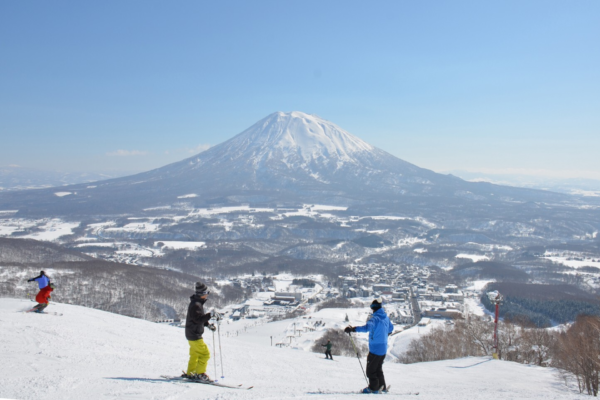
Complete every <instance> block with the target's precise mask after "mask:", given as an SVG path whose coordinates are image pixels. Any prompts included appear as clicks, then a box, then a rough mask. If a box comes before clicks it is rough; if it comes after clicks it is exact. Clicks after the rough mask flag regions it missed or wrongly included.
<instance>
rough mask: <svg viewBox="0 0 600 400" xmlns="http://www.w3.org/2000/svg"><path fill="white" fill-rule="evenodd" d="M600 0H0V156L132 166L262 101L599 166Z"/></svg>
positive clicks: (459, 147) (533, 164)
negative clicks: (47, 0) (87, 0)
mask: <svg viewBox="0 0 600 400" xmlns="http://www.w3.org/2000/svg"><path fill="white" fill-rule="evenodd" d="M599 42H600V2H598V1H597V0H591V1H585V0H581V1H577V2H566V1H551V0H545V1H501V2H489V1H456V0H453V1H419V2H415V1H412V2H409V1H399V0H398V1H378V2H365V1H260V0H257V1H220V2H215V1H211V2H208V1H189V2H188V1H178V2H166V1H161V2H156V1H148V0H144V1H132V0H128V1H106V0H104V1H102V2H81V1H52V2H33V1H12V2H11V1H3V2H0V135H1V138H2V139H1V143H2V145H1V146H0V166H6V165H9V164H15V165H20V166H26V167H34V168H43V169H62V170H69V171H111V170H127V171H142V170H147V169H152V168H156V167H159V166H162V165H165V164H168V163H170V162H174V161H178V160H180V159H183V158H186V157H189V156H191V155H193V154H194V153H195V152H198V151H200V150H202V149H204V148H206V147H208V146H211V145H215V144H218V143H221V142H223V141H225V140H227V139H229V138H231V137H233V136H234V135H236V134H238V133H240V132H241V131H243V130H244V129H246V128H247V127H249V126H250V125H252V124H253V123H255V122H256V121H258V120H259V119H261V118H263V117H265V116H266V115H268V114H270V113H272V112H275V111H293V110H297V111H303V112H308V113H314V114H317V115H319V116H321V117H323V118H325V119H328V120H330V121H332V122H334V123H336V124H338V125H339V126H341V127H342V128H344V129H345V130H347V131H349V132H350V133H353V134H354V135H357V136H359V137H361V138H362V139H364V140H366V141H367V142H369V143H371V144H373V145H375V146H377V147H380V148H382V149H384V150H386V151H388V152H390V153H392V154H394V155H396V156H398V157H400V158H402V159H404V160H406V161H409V162H412V163H414V164H417V165H419V166H421V167H424V168H429V169H433V170H435V171H450V170H461V169H462V170H469V171H498V172H507V171H512V172H518V173H523V174H541V173H543V174H547V175H553V176H562V177H587V178H597V179H600V157H598V149H599V148H600V46H599V45H598V43H599Z"/></svg>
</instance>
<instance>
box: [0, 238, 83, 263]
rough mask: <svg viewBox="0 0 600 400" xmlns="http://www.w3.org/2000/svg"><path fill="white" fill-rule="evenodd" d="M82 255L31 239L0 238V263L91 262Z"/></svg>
mask: <svg viewBox="0 0 600 400" xmlns="http://www.w3.org/2000/svg"><path fill="white" fill-rule="evenodd" d="M91 259H92V257H89V256H87V255H85V254H83V253H79V252H77V251H72V250H68V249H65V248H64V247H62V246H59V245H56V244H53V243H48V242H40V241H37V240H33V239H11V238H0V263H18V264H27V263H41V262H46V263H55V262H59V261H85V260H91Z"/></svg>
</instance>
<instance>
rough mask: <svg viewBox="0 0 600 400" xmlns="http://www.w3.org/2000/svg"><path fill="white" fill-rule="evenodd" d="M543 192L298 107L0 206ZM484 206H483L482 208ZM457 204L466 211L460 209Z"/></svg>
mask: <svg viewBox="0 0 600 400" xmlns="http://www.w3.org/2000/svg"><path fill="white" fill-rule="evenodd" d="M566 198H567V196H564V195H559V194H555V193H550V192H543V191H536V190H528V189H517V188H510V187H504V186H496V185H492V184H488V183H471V182H466V181H463V180H461V179H459V178H456V177H454V176H451V175H442V174H437V173H435V172H432V171H430V170H427V169H423V168H419V167H417V166H415V165H413V164H410V163H408V162H406V161H403V160H400V159H399V158H397V157H395V156H393V155H391V154H389V153H387V152H385V151H383V150H381V149H378V148H375V147H373V146H371V145H370V144H368V143H366V142H364V141H363V140H361V139H359V138H357V137H355V136H353V135H351V134H350V133H348V132H346V131H344V130H343V129H341V128H340V127H338V126H337V125H335V124H333V123H331V122H329V121H326V120H324V119H322V118H319V117H317V116H314V115H309V114H305V113H302V112H288V113H284V112H276V113H273V114H271V115H269V116H267V117H266V118H264V119H263V120H261V121H259V122H257V123H256V124H254V125H253V126H251V127H250V128H248V129H247V130H245V131H244V132H242V133H240V134H239V135H237V136H235V137H233V138H232V139H230V140H228V141H226V142H223V143H221V144H219V145H217V146H214V147H212V148H211V149H209V150H207V151H205V152H203V153H200V154H198V155H196V156H194V157H190V158H188V159H185V160H183V161H180V162H177V163H173V164H170V165H167V166H165V167H162V168H158V169H155V170H152V171H149V172H145V173H141V174H138V175H133V176H129V177H124V178H118V179H112V180H107V181H101V182H97V183H94V184H80V185H71V186H66V187H61V188H60V190H56V189H43V190H35V191H26V192H14V193H0V210H2V209H9V210H15V209H18V210H20V212H21V214H40V213H42V214H48V213H52V214H63V215H64V214H70V215H73V214H88V215H89V214H96V213H122V212H135V211H136V210H137V211H139V210H141V209H143V208H149V207H157V206H166V205H171V204H173V203H174V202H181V201H183V200H181V199H185V201H188V202H190V203H191V204H193V205H195V206H207V205H208V206H210V205H212V204H228V203H229V204H231V203H251V204H256V203H262V204H265V203H269V204H286V203H291V202H294V203H296V204H297V203H299V202H307V203H310V202H320V203H322V204H340V205H357V204H369V205H371V206H373V205H384V204H388V205H389V204H396V205H398V204H401V205H402V207H403V208H404V209H410V208H411V207H416V206H418V205H419V207H420V208H421V209H422V206H423V204H426V205H427V207H433V208H435V207H438V206H437V205H436V203H439V202H440V201H442V202H443V204H444V205H449V204H453V203H456V204H457V205H459V206H460V207H463V206H464V205H465V204H466V203H472V202H478V203H486V204H489V203H490V202H492V203H493V202H498V201H500V202H506V201H510V202H513V201H519V202H523V201H552V202H560V201H564V200H565V199H566ZM486 207H487V206H486ZM463 208H464V207H463Z"/></svg>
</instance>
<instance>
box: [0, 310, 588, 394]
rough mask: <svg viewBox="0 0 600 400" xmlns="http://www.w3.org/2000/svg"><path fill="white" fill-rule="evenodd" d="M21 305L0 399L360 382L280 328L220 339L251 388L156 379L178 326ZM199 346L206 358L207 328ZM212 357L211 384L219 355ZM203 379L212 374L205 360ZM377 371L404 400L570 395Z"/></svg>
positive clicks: (537, 379)
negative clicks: (279, 339) (293, 343)
mask: <svg viewBox="0 0 600 400" xmlns="http://www.w3.org/2000/svg"><path fill="white" fill-rule="evenodd" d="M30 307H31V302H30V301H28V300H18V299H0V354H1V355H2V356H1V357H2V362H1V363H0V398H9V399H23V400H25V399H36V400H44V399H52V400H54V399H61V400H63V399H64V400H66V399H77V400H80V399H145V400H146V399H169V400H178V399H194V400H200V399H261V400H267V399H288V398H293V399H318V398H324V399H332V400H333V399H348V398H354V397H355V396H356V395H353V394H309V393H310V392H313V393H314V392H318V391H326V392H336V391H343V392H347V391H349V390H357V391H358V390H360V389H362V388H363V387H364V386H365V385H366V384H365V381H364V377H363V376H362V372H361V369H360V366H359V365H358V362H357V360H356V358H355V357H339V356H338V357H335V360H336V361H337V362H336V363H332V362H330V361H328V360H320V359H319V358H318V357H315V354H314V353H310V352H306V351H302V350H300V349H292V348H278V347H275V346H273V347H271V346H270V338H269V336H270V335H275V334H281V329H282V327H283V326H285V324H289V321H280V322H276V323H266V324H263V325H259V326H256V327H247V328H246V331H245V332H243V333H240V335H239V336H236V337H227V336H223V335H222V338H221V342H222V348H223V354H222V356H223V361H224V372H225V379H222V382H223V383H227V384H238V383H241V384H245V385H254V388H253V389H252V390H248V391H244V390H232V389H225V388H218V387H212V386H207V385H200V384H194V383H181V382H166V381H164V380H162V379H161V378H160V376H161V375H179V374H180V371H181V370H182V369H184V368H185V367H186V365H187V361H188V350H189V346H188V343H187V341H186V340H185V336H184V330H183V329H182V328H178V327H173V326H169V325H162V324H155V323H151V322H148V321H143V320H139V319H134V318H128V317H124V316H120V315H116V314H111V313H107V312H103V311H98V310H93V309H88V308H84V307H79V306H71V305H66V304H56V303H51V304H50V307H49V309H48V310H49V311H56V312H60V313H63V314H64V315H63V316H60V317H57V316H53V315H39V314H23V313H21V312H19V311H22V310H25V309H28V308H30ZM324 311H325V310H324ZM240 323H243V320H242V321H240ZM236 324H238V323H231V324H227V325H226V329H225V326H222V328H223V329H222V332H224V331H226V330H230V331H231V330H232V329H236V327H237V328H240V327H242V328H243V325H236ZM245 324H247V321H246V322H245ZM340 324H343V321H340ZM205 340H206V342H207V344H208V346H209V348H210V350H211V353H212V351H213V339H212V333H211V332H210V331H207V333H206V334H205ZM217 349H218V346H217ZM216 360H217V370H218V374H217V375H216V377H217V378H219V376H220V374H221V372H220V368H221V367H220V363H219V357H218V356H217V357H216ZM362 361H363V365H365V360H364V359H363V360H362ZM207 372H208V374H209V375H211V376H215V375H214V372H213V359H211V360H210V361H209V365H208V371H207ZM384 372H385V374H386V378H387V381H388V383H389V384H390V385H392V392H391V393H389V394H387V395H386V396H387V397H386V398H406V396H405V395H401V394H402V393H407V392H420V395H419V399H436V400H437V399H452V400H454V399H461V400H462V399H469V400H473V399H545V400H552V399H573V398H575V397H576V396H579V394H578V392H576V391H575V390H574V388H572V387H571V388H567V387H566V386H565V385H564V384H563V383H562V381H560V380H559V378H558V377H557V375H556V373H555V370H553V369H551V368H541V367H535V366H525V365H521V364H517V363H510V362H504V361H497V360H491V359H489V358H488V357H478V358H476V357H471V358H464V359H458V360H448V361H440V362H430V363H421V364H412V365H403V364H395V363H391V362H386V363H385V364H384Z"/></svg>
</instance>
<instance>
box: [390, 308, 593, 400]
mask: <svg viewBox="0 0 600 400" xmlns="http://www.w3.org/2000/svg"><path fill="white" fill-rule="evenodd" d="M493 330H494V323H493V322H491V321H490V320H488V319H483V318H477V317H473V318H470V319H469V320H466V321H462V320H457V321H456V322H455V324H454V325H452V326H450V327H439V328H434V329H432V330H431V332H429V333H428V334H426V335H423V336H421V337H420V338H419V339H414V340H413V341H412V342H411V343H410V344H409V346H408V350H407V351H406V352H405V353H404V354H402V355H400V356H399V362H401V363H405V364H410V363H416V362H427V361H439V360H447V359H454V358H461V357H468V356H489V355H491V354H492V352H493V351H494V348H493V346H494V344H493ZM497 353H498V356H499V358H500V359H503V360H507V361H514V362H519V363H522V364H532V365H538V366H542V367H555V368H559V369H560V370H561V371H562V373H563V374H564V375H565V377H571V378H573V379H575V380H576V382H577V384H578V387H579V390H580V392H587V393H588V394H589V395H593V396H597V395H598V382H599V378H600V317H597V316H587V315H585V316H584V315H581V316H579V317H577V319H576V321H575V323H574V324H573V325H571V326H570V327H569V328H568V329H566V330H564V331H560V332H559V331H551V330H547V329H541V328H523V327H520V326H518V325H516V324H513V323H510V322H499V324H498V349H497Z"/></svg>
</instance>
